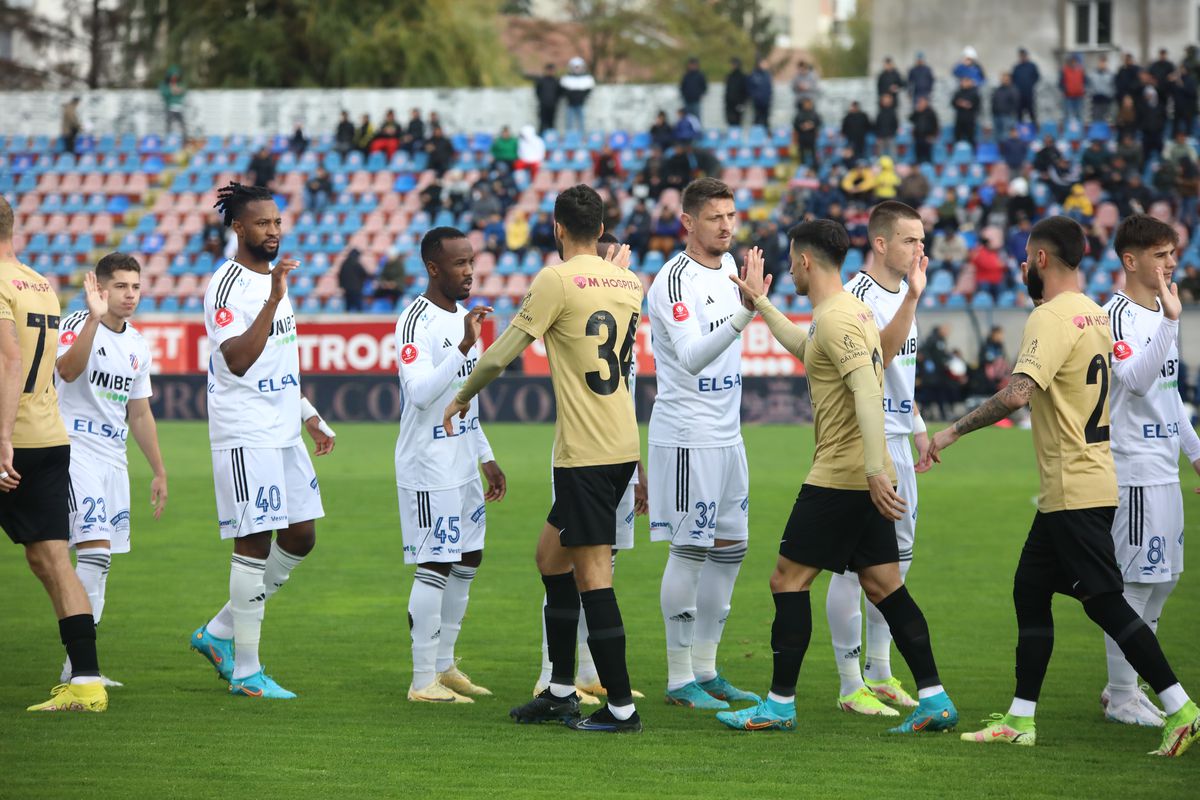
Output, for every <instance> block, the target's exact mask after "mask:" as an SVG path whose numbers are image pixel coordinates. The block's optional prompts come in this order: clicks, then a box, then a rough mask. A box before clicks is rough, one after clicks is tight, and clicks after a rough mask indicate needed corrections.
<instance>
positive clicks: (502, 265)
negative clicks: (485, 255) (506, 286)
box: [496, 250, 520, 275]
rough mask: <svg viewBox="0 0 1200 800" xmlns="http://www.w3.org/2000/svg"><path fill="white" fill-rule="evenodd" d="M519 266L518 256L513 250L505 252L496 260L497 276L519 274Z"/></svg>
mask: <svg viewBox="0 0 1200 800" xmlns="http://www.w3.org/2000/svg"><path fill="white" fill-rule="evenodd" d="M519 266H520V264H519V262H518V260H517V254H516V253H514V252H512V251H511V250H505V251H504V252H503V253H501V254H500V258H499V259H497V260H496V274H497V275H513V274H515V273H516V272H517V270H518V268H519Z"/></svg>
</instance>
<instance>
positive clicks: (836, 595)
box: [825, 572, 863, 697]
mask: <svg viewBox="0 0 1200 800" xmlns="http://www.w3.org/2000/svg"><path fill="white" fill-rule="evenodd" d="M825 619H826V620H827V621H828V622H829V636H830V639H831V640H832V642H833V655H834V658H836V659H837V671H838V679H839V680H840V681H841V690H840V691H839V694H840V695H841V696H842V697H845V696H846V695H848V694H853V693H854V692H856V691H858V690H859V689H861V688H862V686H863V676H862V670H860V669H859V666H858V658H859V656H860V655H861V653H862V587H860V586H859V584H858V575H856V574H855V573H853V572H846V573H843V574H841V575H838V574H837V573H834V574H832V575H830V576H829V591H828V592H826V594H825Z"/></svg>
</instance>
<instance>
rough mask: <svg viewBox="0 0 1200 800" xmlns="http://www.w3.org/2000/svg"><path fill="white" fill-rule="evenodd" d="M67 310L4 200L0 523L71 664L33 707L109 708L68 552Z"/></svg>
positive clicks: (0, 222) (0, 209)
mask: <svg viewBox="0 0 1200 800" xmlns="http://www.w3.org/2000/svg"><path fill="white" fill-rule="evenodd" d="M60 313H61V312H60V309H59V305H58V296H57V295H56V294H55V293H54V287H53V286H51V285H50V284H49V283H48V282H47V281H46V279H45V278H43V277H42V276H41V275H39V274H38V273H36V272H34V271H33V270H32V269H30V268H29V267H27V266H25V265H24V264H22V263H21V262H19V261H17V257H16V253H15V252H14V251H13V210H12V206H10V205H9V204H8V202H7V201H6V200H5V199H4V198H3V197H0V528H4V532H5V533H7V534H8V538H10V539H12V540H13V542H14V543H15V544H19V545H23V546H24V547H25V560H26V561H28V562H29V568H30V570H32V571H33V574H34V575H36V576H37V578H38V580H40V581H41V582H42V586H44V587H45V588H46V593H47V594H49V595H50V601H51V602H52V603H53V604H54V613H55V616H57V617H58V631H59V635H60V636H61V638H62V643H63V644H64V645H65V646H66V649H67V656H68V657H69V658H70V660H71V667H72V673H71V678H70V680H69V681H68V682H67V683H64V684H60V685H59V686H56V687H54V689H53V691H52V693H51V694H52V696H51V698H50V699H49V700H47V701H46V702H44V703H39V704H38V705H34V706H30V707H29V710H30V711H104V710H105V709H106V708H108V693H107V692H106V691H105V689H104V684H103V683H102V682H101V680H100V665H99V662H98V660H97V658H96V624H95V621H94V619H93V618H92V607H91V604H90V603H89V602H88V596H87V592H86V591H84V588H83V584H82V583H80V582H79V576H78V575H76V574H75V570H74V568H72V566H71V557H70V555H69V554H68V551H67V542H68V538H69V535H70V530H69V526H68V522H67V490H68V488H69V487H70V482H71V476H70V468H71V445H70V441H69V440H68V439H67V429H66V427H65V426H64V425H63V421H62V416H61V415H60V414H59V413H58V395H57V394H56V393H55V391H54V355H55V348H56V346H57V342H58V321H59V317H60Z"/></svg>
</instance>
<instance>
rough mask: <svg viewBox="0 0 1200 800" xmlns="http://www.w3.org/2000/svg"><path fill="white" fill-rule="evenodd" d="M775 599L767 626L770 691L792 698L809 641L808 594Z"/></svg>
mask: <svg viewBox="0 0 1200 800" xmlns="http://www.w3.org/2000/svg"><path fill="white" fill-rule="evenodd" d="M772 597H774V599H775V620H774V622H772V623H771V652H772V654H773V657H774V661H775V668H774V671H773V673H772V674H771V691H772V692H774V693H775V694H777V695H779V696H780V697H792V696H794V695H795V694H796V681H797V680H798V679H799V677H800V665H801V663H803V662H804V653H805V652H806V651H807V650H808V642H809V640H810V639H812V606H811V605H810V603H809V597H808V592H779V593H777V594H774V595H772Z"/></svg>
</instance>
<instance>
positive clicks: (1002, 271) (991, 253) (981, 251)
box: [971, 236, 1008, 300]
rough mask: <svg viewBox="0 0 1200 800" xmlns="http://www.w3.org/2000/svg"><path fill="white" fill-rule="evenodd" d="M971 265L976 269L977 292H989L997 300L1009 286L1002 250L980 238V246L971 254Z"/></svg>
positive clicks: (984, 238)
mask: <svg viewBox="0 0 1200 800" xmlns="http://www.w3.org/2000/svg"><path fill="white" fill-rule="evenodd" d="M971 265H972V266H973V267H975V291H977V292H987V293H988V294H990V295H991V296H992V299H993V300H995V299H996V298H997V297H999V295H1000V291H1001V290H1002V289H1004V288H1006V286H1007V284H1008V270H1007V269H1006V268H1005V266H1004V259H1003V257H1002V256H1001V254H1000V250H999V249H998V248H996V247H994V246H993V243H992V242H989V241H987V239H986V237H982V236H981V237H980V239H979V244H978V245H977V246H976V247H975V250H974V251H972V253H971Z"/></svg>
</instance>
